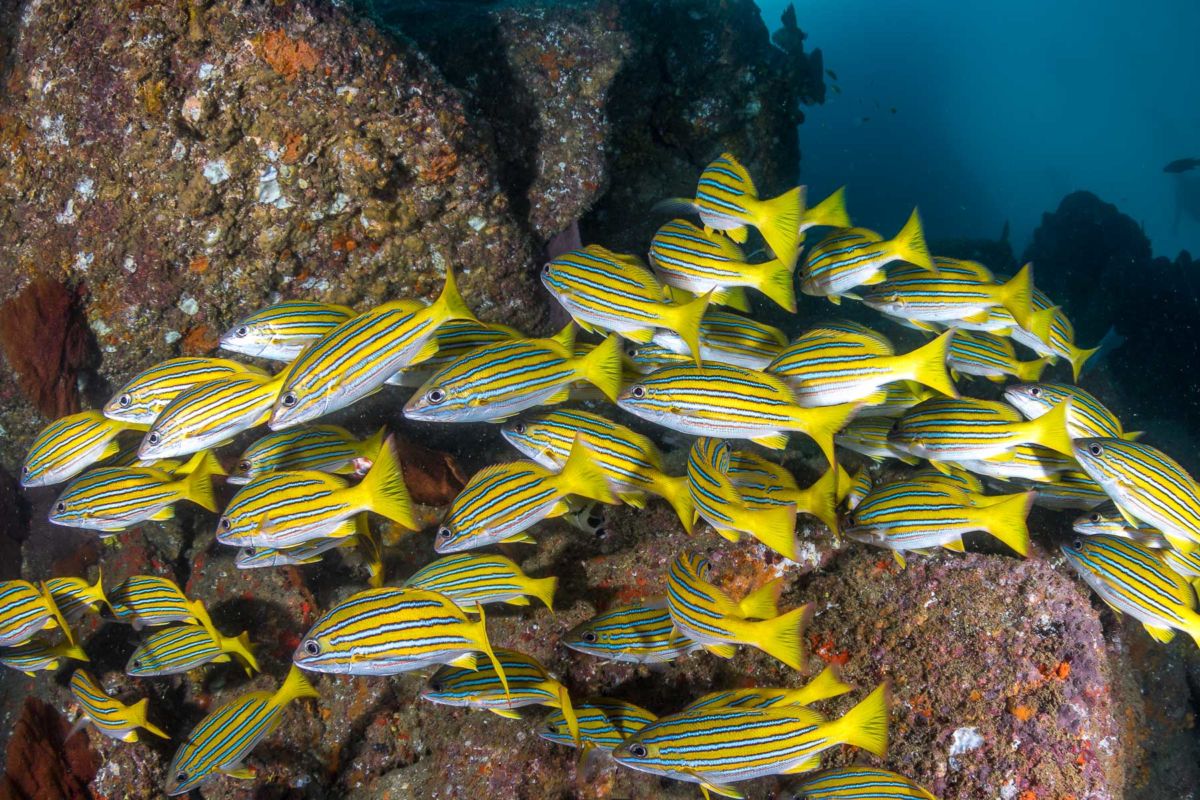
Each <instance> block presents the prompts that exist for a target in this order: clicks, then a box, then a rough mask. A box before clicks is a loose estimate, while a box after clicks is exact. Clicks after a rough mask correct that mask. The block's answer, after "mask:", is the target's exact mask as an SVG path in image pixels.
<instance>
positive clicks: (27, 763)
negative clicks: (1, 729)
mask: <svg viewBox="0 0 1200 800" xmlns="http://www.w3.org/2000/svg"><path fill="white" fill-rule="evenodd" d="M69 729H70V725H69V724H68V723H67V721H66V719H64V718H63V717H62V715H60V714H59V713H58V712H57V711H55V710H54V708H53V707H52V706H50V705H49V704H47V703H45V702H43V701H41V700H39V699H37V698H35V697H29V698H27V699H26V701H25V706H24V709H23V710H22V711H21V717H20V719H18V720H17V724H16V727H15V728H14V729H13V732H12V736H11V737H10V738H9V740H8V752H7V755H6V757H5V767H6V769H5V773H4V775H3V777H2V779H0V798H4V800H50V798H55V799H58V798H61V800H91V797H92V794H91V792H90V791H88V783H89V782H90V781H91V779H92V776H93V775H95V774H96V768H97V767H98V766H99V764H98V762H97V758H96V754H95V753H94V752H92V750H91V748H90V747H89V746H88V740H87V737H85V736H74V737H72V738H71V739H69V740H66V741H64V740H65V738H66V735H67V732H68V730H69Z"/></svg>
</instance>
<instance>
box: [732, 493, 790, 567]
mask: <svg viewBox="0 0 1200 800" xmlns="http://www.w3.org/2000/svg"><path fill="white" fill-rule="evenodd" d="M744 517H746V518H745V519H744V520H743V521H742V522H741V524H739V525H738V529H739V530H743V531H745V532H746V533H748V534H750V535H751V536H753V537H754V538H755V539H758V540H759V541H760V542H762V543H763V544H765V545H766V546H767V547H769V548H771V549H772V550H774V551H775V552H777V553H780V554H782V555H783V556H785V557H786V558H789V559H791V560H792V561H796V560H798V559H799V557H800V554H799V553H798V552H797V550H796V506H795V505H793V504H792V503H788V504H787V505H784V506H770V507H768V508H754V509H752V510H748V511H747V513H746V514H745V515H744Z"/></svg>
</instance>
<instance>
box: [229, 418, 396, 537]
mask: <svg viewBox="0 0 1200 800" xmlns="http://www.w3.org/2000/svg"><path fill="white" fill-rule="evenodd" d="M363 511H370V512H373V513H375V514H379V515H380V516H383V517H386V518H387V519H390V520H392V521H393V522H395V523H397V524H398V525H401V526H403V527H405V528H407V529H408V530H416V529H417V528H418V527H419V525H418V524H417V522H416V520H415V518H414V517H413V508H412V499H411V498H410V497H409V494H408V487H407V486H405V484H404V475H403V473H402V472H401V469H400V461H399V458H398V456H397V455H396V450H395V447H394V445H393V444H392V442H391V440H390V439H389V440H387V441H385V442H384V444H383V446H381V447H380V448H379V450H378V453H377V455H376V458H375V463H374V464H372V465H371V469H370V471H369V472H367V474H366V476H364V477H363V479H362V480H361V481H360V482H359V483H357V484H355V485H354V486H350V485H349V484H348V483H347V481H346V480H345V479H344V478H341V477H338V476H336V475H329V474H327V473H324V472H316V471H314V470H299V471H295V472H268V473H266V474H264V475H261V476H259V477H257V478H255V479H253V480H251V481H250V482H249V483H247V484H246V485H245V486H243V487H242V488H241V489H239V490H238V492H237V494H235V495H234V496H233V499H232V500H230V501H229V505H227V506H226V507H225V511H224V513H223V514H222V515H221V518H220V519H219V520H218V521H217V541H219V542H221V543H222V544H228V545H233V546H236V547H245V546H247V545H254V546H256V547H273V548H280V547H294V546H296V545H299V544H303V543H305V542H307V541H310V540H312V539H317V538H321V537H327V536H332V537H346V536H354V535H355V534H356V533H358V527H357V525H356V523H355V521H354V519H353V518H354V516H355V515H356V514H359V513H360V512H363Z"/></svg>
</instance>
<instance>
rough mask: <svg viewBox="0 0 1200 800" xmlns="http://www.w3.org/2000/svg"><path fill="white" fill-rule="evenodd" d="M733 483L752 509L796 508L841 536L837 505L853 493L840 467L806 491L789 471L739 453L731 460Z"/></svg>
mask: <svg viewBox="0 0 1200 800" xmlns="http://www.w3.org/2000/svg"><path fill="white" fill-rule="evenodd" d="M728 474H729V479H730V480H731V481H732V482H733V485H734V487H736V489H737V492H738V494H740V495H741V496H742V500H743V501H744V502H745V504H746V505H747V506H748V507H749V508H752V509H753V508H771V507H773V506H787V505H792V506H795V508H796V511H797V513H801V512H802V513H805V514H811V515H812V516H814V517H816V518H817V519H819V520H821V521H822V522H824V523H825V525H826V527H828V528H829V530H831V531H832V532H833V533H835V534H836V533H837V532H838V519H837V511H836V508H837V504H838V503H839V502H841V500H842V499H843V498H844V497H845V496H846V493H847V492H848V491H849V490H850V476H849V475H848V474H847V473H846V470H845V469H844V468H843V467H842V466H841V465H840V464H837V465H834V466H832V467H830V468H829V469H828V470H826V471H825V474H824V475H822V476H821V477H819V478H817V480H815V481H813V483H812V484H811V485H809V486H807V487H805V488H803V489H801V488H800V487H799V485H798V484H797V483H796V478H795V476H793V475H792V473H791V472H789V471H788V470H787V469H786V468H785V467H783V466H781V465H780V464H776V463H775V462H773V461H768V460H767V459H765V458H763V457H762V456H760V455H758V454H757V453H751V452H749V451H743V450H739V451H737V452H735V453H733V456H732V458H731V459H730V468H729V473H728Z"/></svg>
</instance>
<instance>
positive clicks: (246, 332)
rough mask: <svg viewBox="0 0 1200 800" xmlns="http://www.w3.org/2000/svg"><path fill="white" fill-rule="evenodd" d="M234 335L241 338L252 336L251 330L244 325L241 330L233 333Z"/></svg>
mask: <svg viewBox="0 0 1200 800" xmlns="http://www.w3.org/2000/svg"><path fill="white" fill-rule="evenodd" d="M233 335H234V336H239V337H244V336H249V335H250V329H249V328H247V327H246V326H245V325H243V326H242V327H240V328H238V329H237V330H236V331H234V332H233Z"/></svg>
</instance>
